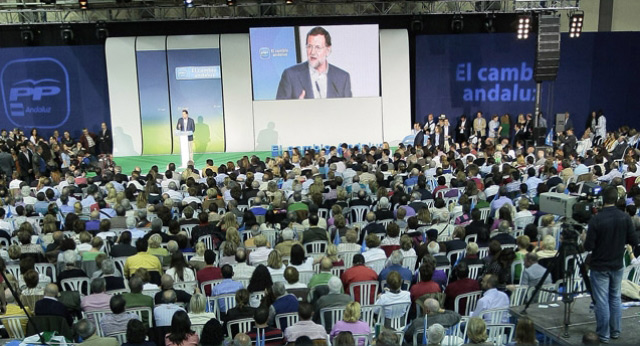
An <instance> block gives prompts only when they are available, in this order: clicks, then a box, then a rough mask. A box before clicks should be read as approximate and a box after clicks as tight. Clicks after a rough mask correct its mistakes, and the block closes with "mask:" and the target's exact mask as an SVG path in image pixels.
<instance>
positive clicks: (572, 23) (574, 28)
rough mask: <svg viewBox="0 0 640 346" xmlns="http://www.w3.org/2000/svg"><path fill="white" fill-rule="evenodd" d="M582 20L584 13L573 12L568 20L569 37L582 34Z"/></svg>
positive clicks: (576, 36)
mask: <svg viewBox="0 0 640 346" xmlns="http://www.w3.org/2000/svg"><path fill="white" fill-rule="evenodd" d="M583 22H584V14H582V13H574V14H572V15H571V19H570V20H569V37H571V38H578V37H580V34H582V24H583Z"/></svg>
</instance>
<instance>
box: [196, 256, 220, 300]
mask: <svg viewBox="0 0 640 346" xmlns="http://www.w3.org/2000/svg"><path fill="white" fill-rule="evenodd" d="M215 261H216V253H215V252H213V250H209V249H208V250H206V251H205V252H204V263H205V266H204V268H202V269H200V270H198V273H196V278H197V279H198V284H202V283H203V282H205V281H209V280H219V279H222V271H220V268H218V267H214V266H213V262H215ZM205 291H206V292H205V294H206V295H207V296H210V295H211V286H207V287H205Z"/></svg>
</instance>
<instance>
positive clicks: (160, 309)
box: [153, 290, 185, 327]
mask: <svg viewBox="0 0 640 346" xmlns="http://www.w3.org/2000/svg"><path fill="white" fill-rule="evenodd" d="M177 300H178V297H177V296H176V292H175V291H174V290H166V291H164V292H162V304H160V305H158V306H156V307H155V308H154V309H153V317H154V319H155V322H156V327H168V326H171V319H172V318H173V314H175V313H176V311H185V310H184V309H183V308H181V307H180V306H178V305H177V304H176V301H177Z"/></svg>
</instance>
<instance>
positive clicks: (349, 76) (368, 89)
mask: <svg viewBox="0 0 640 346" xmlns="http://www.w3.org/2000/svg"><path fill="white" fill-rule="evenodd" d="M250 40H251V70H252V77H253V98H254V100H256V101H259V100H297V99H331V98H350V97H379V96H380V71H379V70H380V61H379V56H380V54H379V32H378V26H377V25H328V26H304V27H279V28H278V27H272V28H252V29H251V30H250ZM363 57H364V58H363Z"/></svg>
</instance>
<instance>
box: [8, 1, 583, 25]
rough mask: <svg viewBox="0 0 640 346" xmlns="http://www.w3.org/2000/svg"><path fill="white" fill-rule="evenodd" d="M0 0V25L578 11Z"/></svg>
mask: <svg viewBox="0 0 640 346" xmlns="http://www.w3.org/2000/svg"><path fill="white" fill-rule="evenodd" d="M2 1H6V0H0V25H2V24H38V23H43V24H44V23H95V22H98V21H105V22H123V21H144V20H196V19H198V20H202V19H236V18H238V19H240V18H263V17H266V18H283V17H323V16H371V15H381V16H382V15H426V14H453V13H463V14H471V13H518V12H536V11H575V10H579V9H580V0H556V1H540V0H502V1H495V0H476V1H470V0H446V1H434V0H431V1H401V0H391V1H364V0H335V1H331V0H330V1H320V0H315V1H314V0H306V1H305V0H297V1H294V2H293V3H292V4H286V3H285V2H284V1H283V0H279V1H275V0H271V1H266V0H265V1H259V0H251V1H236V2H235V5H234V6H228V5H227V2H226V1H223V0H194V2H193V6H192V7H187V6H185V4H184V2H182V1H181V0H174V1H167V0H160V1H147V0H133V1H131V2H129V3H125V2H122V1H121V2H120V3H118V2H116V0H89V1H88V6H89V7H88V9H80V7H79V5H78V2H77V1H72V0H60V1H57V3H55V4H44V3H40V2H25V1H24V0H8V1H11V2H2Z"/></svg>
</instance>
